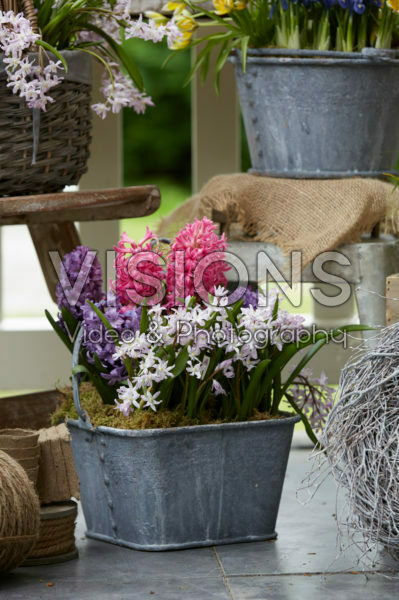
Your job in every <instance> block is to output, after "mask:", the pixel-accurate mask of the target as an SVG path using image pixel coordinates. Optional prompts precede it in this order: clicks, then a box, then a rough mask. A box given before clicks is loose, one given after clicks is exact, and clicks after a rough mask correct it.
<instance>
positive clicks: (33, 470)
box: [0, 429, 40, 485]
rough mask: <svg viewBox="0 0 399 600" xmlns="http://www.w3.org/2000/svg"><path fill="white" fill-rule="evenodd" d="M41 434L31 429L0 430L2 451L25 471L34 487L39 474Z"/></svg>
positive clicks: (0, 448) (0, 447)
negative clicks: (39, 441)
mask: <svg viewBox="0 0 399 600" xmlns="http://www.w3.org/2000/svg"><path fill="white" fill-rule="evenodd" d="M38 440H39V432H38V431H32V430H30V429H0V450H2V451H3V452H6V453H7V454H8V455H9V456H11V457H12V458H14V459H15V460H16V461H17V462H19V464H20V465H21V466H22V467H23V468H24V469H25V471H26V472H27V474H28V477H29V479H30V480H31V481H32V483H33V484H34V485H36V482H37V475H38V472H39V457H40V448H39V443H38Z"/></svg>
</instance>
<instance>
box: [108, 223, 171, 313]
mask: <svg viewBox="0 0 399 600" xmlns="http://www.w3.org/2000/svg"><path fill="white" fill-rule="evenodd" d="M154 239H155V240H156V239H157V236H156V234H154V233H153V232H152V231H150V229H149V228H148V227H147V232H146V234H145V236H144V238H143V239H142V240H141V242H138V243H136V242H135V241H134V240H132V239H130V238H129V236H128V235H127V233H125V232H124V233H123V234H122V235H121V239H120V240H119V242H118V245H117V246H114V250H116V259H115V269H116V280H115V281H114V282H112V283H111V287H112V289H113V291H114V292H116V294H117V296H118V298H119V300H120V302H121V304H122V305H123V311H124V312H125V311H126V310H132V309H134V308H136V306H137V305H143V304H144V303H145V302H146V300H147V302H148V304H149V305H152V304H154V303H157V302H160V301H161V299H162V285H161V284H162V281H163V280H164V279H165V271H164V264H165V260H164V258H163V252H162V251H160V250H159V249H157V248H156V247H154V248H153V247H152V241H153V240H154Z"/></svg>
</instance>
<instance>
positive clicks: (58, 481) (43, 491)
mask: <svg viewBox="0 0 399 600" xmlns="http://www.w3.org/2000/svg"><path fill="white" fill-rule="evenodd" d="M39 446H40V462H39V477H38V481H37V489H38V493H39V498H40V501H41V502H42V503H43V504H50V503H52V502H62V501H64V500H69V499H70V498H71V497H74V498H77V499H78V498H79V497H80V495H79V482H78V477H77V475H76V469H75V463H74V460H73V454H72V448H71V436H70V434H69V431H68V429H67V427H66V425H65V424H64V423H62V424H61V425H57V426H56V427H49V428H47V429H40V431H39Z"/></svg>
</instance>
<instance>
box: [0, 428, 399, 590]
mask: <svg viewBox="0 0 399 600" xmlns="http://www.w3.org/2000/svg"><path fill="white" fill-rule="evenodd" d="M309 452H310V450H309V448H306V447H303V445H302V442H301V438H296V440H295V442H294V445H293V449H292V451H291V454H290V460H289V464H288V469H287V475H286V481H285V486H284V491H283V498H282V502H281V508H280V513H279V520H278V523H277V531H278V539H277V540H276V541H272V542H256V543H249V544H234V545H230V546H218V547H215V548H201V549H193V550H181V551H173V552H162V553H155V552H139V551H135V550H130V549H127V548H122V547H119V546H113V545H111V544H107V543H104V542H98V541H94V540H88V539H86V538H85V537H84V530H85V524H84V519H83V516H82V513H81V511H80V514H79V520H78V526H77V530H76V537H77V546H78V548H79V553H80V557H79V560H75V561H71V562H69V563H64V564H60V565H51V566H39V567H29V568H19V569H17V570H16V571H15V572H14V573H12V574H10V575H7V576H3V577H1V578H0V598H1V600H3V599H4V600H42V599H47V598H53V599H56V600H145V599H146V598H154V600H156V599H157V598H159V599H160V600H180V599H181V600H313V599H315V600H316V599H317V600H320V599H321V600H359V599H360V598H361V599H362V600H392V599H394V598H396V597H397V596H398V595H399V562H392V560H388V559H386V558H384V557H383V555H382V554H381V555H379V561H378V567H377V566H374V565H373V564H372V563H371V560H370V561H369V562H368V563H367V564H366V565H362V567H360V566H359V564H358V561H357V557H358V554H357V553H356V552H355V551H354V550H353V549H350V550H347V551H346V552H345V553H344V554H340V553H339V551H338V549H337V525H336V522H335V518H334V514H335V511H336V505H335V501H336V488H335V484H334V482H333V481H332V480H330V479H328V480H327V481H326V482H325V483H324V485H323V486H322V487H321V489H319V491H318V492H317V494H316V496H315V497H314V498H313V499H312V501H311V502H310V503H308V504H306V505H302V504H300V503H299V502H298V501H297V499H296V491H297V489H298V488H299V487H300V485H301V482H302V480H303V478H304V476H305V473H306V472H307V471H308V470H309V466H310V465H309V462H308V460H307V458H308V456H309ZM373 556H374V555H373ZM393 572H395V573H393ZM392 575H394V577H392ZM49 583H50V584H53V585H51V586H48V585H47V584H49Z"/></svg>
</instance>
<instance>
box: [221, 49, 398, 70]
mask: <svg viewBox="0 0 399 600" xmlns="http://www.w3.org/2000/svg"><path fill="white" fill-rule="evenodd" d="M241 56H242V52H241V50H239V49H234V50H232V52H231V53H230V56H229V58H228V60H229V62H232V63H235V64H236V63H238V64H241V62H242V60H241ZM247 63H249V64H256V63H259V64H276V63H279V64H300V65H303V64H317V65H320V64H323V65H327V64H338V65H342V64H356V65H359V66H361V65H380V66H382V65H399V50H398V49H384V48H381V49H379V48H363V50H362V51H361V52H339V51H336V50H310V49H300V50H290V49H288V48H248V51H247Z"/></svg>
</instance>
